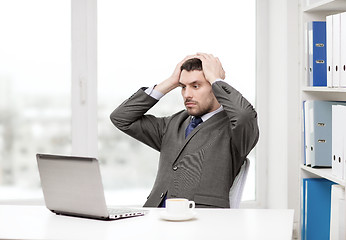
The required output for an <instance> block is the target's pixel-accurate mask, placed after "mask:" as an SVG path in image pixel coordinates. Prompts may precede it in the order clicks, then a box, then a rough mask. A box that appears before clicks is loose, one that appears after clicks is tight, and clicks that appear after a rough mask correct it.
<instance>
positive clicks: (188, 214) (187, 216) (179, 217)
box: [160, 211, 197, 221]
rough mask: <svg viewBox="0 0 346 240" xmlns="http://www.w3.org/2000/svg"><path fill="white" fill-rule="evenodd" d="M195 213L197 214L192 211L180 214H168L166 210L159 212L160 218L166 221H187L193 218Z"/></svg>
mask: <svg viewBox="0 0 346 240" xmlns="http://www.w3.org/2000/svg"><path fill="white" fill-rule="evenodd" d="M196 215H197V214H196V212H194V211H189V212H186V213H185V214H182V215H173V214H169V213H168V212H166V211H162V212H160V217H161V219H163V220H167V221H187V220H190V219H192V218H194V217H195V216H196Z"/></svg>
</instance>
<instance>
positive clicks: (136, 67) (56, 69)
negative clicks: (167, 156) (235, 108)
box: [0, 0, 256, 205]
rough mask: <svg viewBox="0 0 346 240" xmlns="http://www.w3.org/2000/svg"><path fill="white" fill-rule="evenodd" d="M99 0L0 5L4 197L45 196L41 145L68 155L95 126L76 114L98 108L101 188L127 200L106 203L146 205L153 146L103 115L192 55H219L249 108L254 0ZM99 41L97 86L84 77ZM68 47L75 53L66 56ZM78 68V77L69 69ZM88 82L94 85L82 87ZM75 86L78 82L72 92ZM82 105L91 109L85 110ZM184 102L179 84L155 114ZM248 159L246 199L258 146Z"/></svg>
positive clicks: (250, 196) (16, 0)
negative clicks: (39, 156) (37, 156)
mask: <svg viewBox="0 0 346 240" xmlns="http://www.w3.org/2000/svg"><path fill="white" fill-rule="evenodd" d="M96 1H97V0H85V1H72V2H71V1H67V0H63V1H61V0H59V1H58V0H51V1H45V0H12V1H1V2H0V29H2V36H1V39H0V66H1V68H0V186H1V188H2V189H4V188H6V187H7V186H8V187H9V188H8V189H9V191H8V192H7V193H5V194H4V195H3V196H5V197H6V198H7V199H10V198H12V197H11V196H12V195H11V194H12V193H13V198H17V199H18V198H21V197H22V195H23V194H24V195H25V196H24V197H25V198H28V197H30V196H32V194H33V193H34V196H33V197H37V196H41V194H42V193H41V191H40V188H39V186H40V182H39V178H38V172H37V166H36V165H37V164H36V159H35V154H36V153H37V152H42V153H57V154H71V153H76V152H77V153H80V152H83V148H84V149H85V148H88V147H90V146H89V145H87V144H84V143H85V141H79V142H78V141H77V144H75V145H74V140H75V139H77V140H78V139H82V138H84V135H83V128H84V127H85V129H86V128H88V127H89V128H92V129H93V131H92V133H93V132H96V126H94V125H93V122H94V120H92V121H91V122H92V124H91V125H89V122H87V123H84V122H81V120H84V119H83V118H84V116H78V114H79V113H80V112H82V111H84V112H83V113H85V112H87V114H86V115H87V116H90V115H94V116H95V114H94V112H98V119H97V122H98V139H97V140H96V139H93V138H94V137H93V134H91V135H92V136H91V137H90V138H92V141H89V142H88V144H90V143H92V144H91V145H96V144H94V143H96V142H97V144H98V156H97V157H98V158H99V159H100V162H101V170H102V176H103V182H104V185H105V189H106V192H108V193H111V191H112V190H115V191H123V193H124V194H122V196H124V199H120V200H118V201H115V202H112V203H121V204H138V205H141V204H143V203H144V201H145V199H146V196H147V195H148V193H149V191H150V189H151V187H152V184H153V181H154V178H155V176H156V171H157V163H158V157H159V153H157V152H156V151H154V150H152V149H150V148H149V147H147V146H144V145H143V144H141V143H139V142H137V141H136V140H133V139H131V138H130V137H128V136H126V135H125V134H123V133H121V132H120V131H118V130H116V129H115V127H114V126H113V125H112V124H111V122H110V120H109V115H110V113H111V112H112V111H113V110H114V109H115V108H116V107H117V106H118V105H119V104H120V103H121V102H122V101H124V100H125V99H126V98H128V97H129V96H130V95H131V94H132V93H133V92H135V91H137V90H138V88H140V87H142V86H152V85H154V84H157V83H158V82H160V81H162V80H163V79H165V78H167V77H168V76H169V75H170V74H171V73H172V71H173V69H174V68H175V66H176V64H177V63H178V62H179V61H180V60H181V59H182V58H183V57H185V56H186V55H188V54H193V53H195V52H199V51H200V52H207V53H213V54H214V55H215V56H218V57H219V58H220V60H221V62H222V63H223V67H224V69H225V70H226V79H227V81H228V82H229V83H231V84H232V85H233V86H234V87H235V88H237V89H238V90H239V91H240V92H242V93H243V95H244V96H245V97H246V98H247V99H248V100H249V101H250V102H252V104H253V105H255V84H256V79H255V41H256V39H255V17H256V16H255V4H256V1H255V0H244V1H237V2H236V3H235V1H226V0H215V1H206V0H200V1H197V0H189V1H183V0H176V1H159V0H146V1H141V0H131V1H114V0H98V1H97V4H96ZM71 3H72V4H71ZM71 5H72V6H74V7H72V9H71ZM96 5H97V29H98V31H97V33H96V32H95V33H94V32H93V31H88V30H89V29H88V27H90V26H91V28H92V29H94V28H93V27H94V26H93V24H96V18H94V15H93V14H94V12H93V11H96ZM71 10H72V17H74V18H73V19H75V20H76V19H77V21H78V23H77V25H73V26H74V28H72V31H73V32H72V33H76V32H77V31H78V33H77V34H75V35H73V34H72V36H71ZM90 12H91V15H92V16H90V15H89V14H90ZM95 16H96V14H95ZM72 22H73V20H72ZM240 22H241V24H240ZM79 24H80V25H79ZM80 26H82V27H80ZM84 34H86V35H88V34H89V35H88V36H90V35H92V36H91V39H92V40H94V38H93V37H95V38H96V36H95V35H97V42H98V44H97V46H96V45H95V46H94V45H93V44H94V42H93V41H89V38H88V39H86V40H85V41H84V42H83V44H80V42H79V40H80V39H79V38H80V37H85V35H84ZM74 36H76V37H74ZM71 38H72V43H73V44H71ZM80 45H82V46H80ZM76 48H78V51H75V52H74V50H75V49H76ZM89 48H94V49H91V50H92V51H90V49H89ZM96 48H97V58H98V62H97V65H98V71H97V72H98V75H97V81H98V89H97V90H96V88H93V86H94V85H93V84H96V83H95V79H94V76H91V77H90V76H89V75H88V70H90V65H95V66H94V67H93V69H92V74H94V73H96V59H95V57H96V56H94V55H93V54H94V53H95V52H96ZM71 49H72V56H74V57H75V56H77V57H75V58H73V57H72V59H73V60H72V62H71ZM79 51H84V52H83V54H85V55H83V54H82V55H80V54H79V53H80V52H79ZM90 52H92V54H90ZM88 54H89V55H88ZM90 59H92V60H95V64H94V61H89V60H90ZM88 64H89V65H88ZM76 66H77V69H78V71H75V72H78V74H80V75H78V74H76V75H74V74H71V72H72V71H71V68H72V69H74V70H75V69H76ZM83 71H84V72H83ZM71 75H72V81H71ZM74 76H76V77H74ZM75 78H76V79H77V78H79V79H77V80H76V79H75ZM95 78H96V77H95ZM78 81H79V82H78ZM88 81H94V82H93V84H89V85H88V83H90V82H88ZM78 84H81V85H83V86H81V87H80V89H78V86H79V85H78ZM71 85H72V86H71ZM76 86H77V87H76ZM91 86H92V87H91ZM88 87H89V88H88ZM71 88H72V89H73V92H72V96H71ZM82 88H83V89H82ZM76 89H77V91H78V94H80V96H76V95H78V94H77V93H76V92H77V91H75V90H76ZM93 91H94V92H93ZM96 91H97V92H98V99H97V101H98V105H97V107H96V105H95V100H94V98H93V97H94V96H96V93H95V92H96ZM90 92H92V94H90ZM94 93H95V94H94ZM74 94H75V95H74ZM93 94H94V95H93ZM89 95H93V97H92V101H90V99H89V98H88V96H89ZM73 97H74V98H73ZM76 98H80V99H79V100H80V101H81V102H84V103H83V104H84V106H82V105H83V104H82V103H80V105H78V104H76V105H73V104H72V112H73V113H74V115H71V102H73V103H75V100H73V99H76ZM81 99H82V100H81ZM85 99H87V101H86V104H85V101H84V100H85ZM88 104H90V105H92V106H91V107H90V106H87V107H90V108H86V106H85V105H88ZM183 108H184V106H183V103H182V97H181V94H180V90H179V89H176V90H174V91H173V92H171V93H169V94H168V95H167V96H165V97H164V98H163V99H162V100H160V103H159V104H157V105H156V106H155V107H154V108H153V109H152V110H151V113H154V114H156V115H161V116H164V115H170V114H172V113H174V112H176V111H179V110H181V109H183ZM80 109H82V111H79V110H80ZM90 109H91V113H90V111H89V110H90ZM76 115H77V117H76ZM79 115H81V114H79ZM76 119H77V121H76ZM71 122H72V125H71ZM95 122H96V120H95ZM82 123H83V127H81V128H79V125H81V124H82ZM76 126H77V128H78V131H75V132H74V130H75V128H76ZM90 126H91V127H90ZM94 128H95V129H94ZM94 130H95V131H94ZM71 132H72V134H71ZM73 132H74V133H77V136H76V134H74V133H73ZM84 132H85V131H84ZM79 133H80V134H79ZM88 133H89V132H88ZM78 134H79V135H80V136H78ZM71 135H72V136H71ZM81 135H83V136H81ZM85 135H87V136H88V137H89V135H88V134H85ZM95 138H96V137H95ZM71 139H72V140H71ZM71 141H72V144H71ZM75 146H77V147H75ZM76 148H78V149H77V150H76ZM91 152H93V151H91ZM139 156H140V157H139ZM249 158H250V159H251V168H250V173H249V177H248V180H247V187H246V189H245V193H244V200H254V199H255V167H256V162H255V157H254V153H251V154H250V156H249ZM13 187H14V188H13ZM16 189H19V191H17V190H16ZM23 189H26V190H29V191H24V190H23ZM31 190H33V191H31ZM35 191H36V193H35ZM129 199H130V200H129ZM131 199H132V200H131ZM0 200H1V199H0Z"/></svg>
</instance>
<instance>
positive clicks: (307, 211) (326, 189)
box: [302, 178, 335, 240]
mask: <svg viewBox="0 0 346 240" xmlns="http://www.w3.org/2000/svg"><path fill="white" fill-rule="evenodd" d="M303 184H304V186H303V189H304V191H303V193H304V196H303V203H304V205H302V212H303V214H304V216H303V218H302V219H303V223H302V240H325V239H329V235H330V207H331V189H332V185H333V184H335V183H334V182H331V181H329V180H327V179H323V178H305V179H303Z"/></svg>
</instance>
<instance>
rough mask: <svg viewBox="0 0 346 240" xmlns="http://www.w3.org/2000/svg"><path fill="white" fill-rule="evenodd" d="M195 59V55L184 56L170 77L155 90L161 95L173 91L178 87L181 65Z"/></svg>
mask: <svg viewBox="0 0 346 240" xmlns="http://www.w3.org/2000/svg"><path fill="white" fill-rule="evenodd" d="M195 57H197V56H196V55H189V56H186V57H185V58H184V59H183V60H182V61H180V62H179V63H178V64H177V66H176V67H175V69H174V72H173V73H172V75H171V76H170V77H169V78H167V79H166V80H165V81H163V82H161V83H159V84H158V85H156V87H155V90H157V91H159V92H161V93H162V94H166V93H168V92H170V91H172V90H173V89H175V88H176V87H179V79H180V73H181V70H180V67H181V65H183V63H184V62H185V61H187V60H188V59H190V58H195Z"/></svg>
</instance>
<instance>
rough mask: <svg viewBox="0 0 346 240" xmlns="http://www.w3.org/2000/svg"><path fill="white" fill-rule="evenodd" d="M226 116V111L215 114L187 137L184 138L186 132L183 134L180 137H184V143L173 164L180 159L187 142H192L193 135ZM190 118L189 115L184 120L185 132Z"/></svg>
mask: <svg viewBox="0 0 346 240" xmlns="http://www.w3.org/2000/svg"><path fill="white" fill-rule="evenodd" d="M224 116H225V112H224V111H222V112H220V113H217V114H215V115H214V116H212V117H211V118H209V119H208V120H207V121H205V122H203V123H201V124H200V125H198V126H197V127H196V128H195V129H193V130H192V132H191V133H190V134H189V135H188V136H187V138H186V139H184V138H185V136H184V134H181V136H180V137H181V138H182V143H183V144H182V146H181V147H180V149H179V151H178V152H177V154H176V157H175V158H174V161H173V162H172V165H174V164H175V163H176V162H177V160H178V158H179V156H180V154H181V152H182V151H183V150H184V148H185V146H186V144H187V143H188V142H190V140H191V138H193V137H194V136H195V135H196V134H197V132H199V131H200V130H201V129H203V128H205V127H207V126H208V125H210V124H212V123H213V122H214V121H218V120H220V119H221V118H223V117H224ZM190 120H191V117H188V118H187V119H186V120H185V121H184V124H183V126H184V133H185V129H186V127H187V125H188V124H189V122H190Z"/></svg>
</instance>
